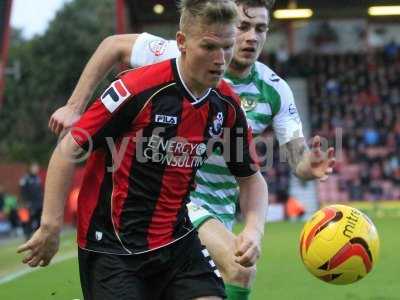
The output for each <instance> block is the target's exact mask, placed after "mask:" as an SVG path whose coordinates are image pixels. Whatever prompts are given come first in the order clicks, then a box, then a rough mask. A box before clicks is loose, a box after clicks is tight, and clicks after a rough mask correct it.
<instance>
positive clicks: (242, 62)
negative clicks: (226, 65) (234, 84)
mask: <svg viewBox="0 0 400 300" xmlns="http://www.w3.org/2000/svg"><path fill="white" fill-rule="evenodd" d="M256 60H257V56H256V55H254V56H253V55H251V56H248V57H243V56H239V57H236V58H235V61H236V63H237V64H238V65H239V66H242V67H244V68H247V67H250V66H252V65H253V64H254V63H255V61H256Z"/></svg>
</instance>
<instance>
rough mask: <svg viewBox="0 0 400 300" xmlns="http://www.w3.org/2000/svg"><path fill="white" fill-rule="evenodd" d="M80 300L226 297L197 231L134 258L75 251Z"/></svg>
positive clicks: (167, 299)
mask: <svg viewBox="0 0 400 300" xmlns="http://www.w3.org/2000/svg"><path fill="white" fill-rule="evenodd" d="M79 271H80V277H81V286H82V291H83V295H84V299H85V300H114V299H116V300H157V299H160V300H161V299H162V300H186V299H193V298H198V297H205V296H219V297H221V298H225V297H226V296H225V292H224V284H223V281H222V278H221V277H220V275H219V272H218V270H217V269H216V267H215V264H214V263H213V261H212V260H211V258H210V256H209V255H208V251H207V250H206V249H205V247H204V246H202V245H201V244H200V240H199V238H198V236H197V232H195V231H193V233H190V234H189V235H188V236H187V237H184V238H182V239H181V240H179V241H177V242H175V243H173V244H171V245H169V246H166V247H163V248H160V249H158V250H154V251H150V252H148V253H144V254H138V255H112V254H102V253H97V252H91V251H87V250H82V249H79Z"/></svg>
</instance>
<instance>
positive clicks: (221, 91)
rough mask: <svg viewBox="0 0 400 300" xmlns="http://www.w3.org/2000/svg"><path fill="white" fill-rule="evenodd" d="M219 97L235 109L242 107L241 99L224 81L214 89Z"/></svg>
mask: <svg viewBox="0 0 400 300" xmlns="http://www.w3.org/2000/svg"><path fill="white" fill-rule="evenodd" d="M214 91H215V92H216V93H217V95H218V96H219V97H220V98H221V99H222V100H224V101H227V102H228V103H230V104H232V105H234V107H237V106H239V107H240V99H239V97H238V95H237V94H236V93H235V91H234V90H233V89H232V87H231V86H230V85H229V83H227V82H226V81H225V80H224V79H222V80H221V81H220V82H219V84H218V86H217V87H216V88H215V89H214Z"/></svg>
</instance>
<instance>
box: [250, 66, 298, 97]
mask: <svg viewBox="0 0 400 300" xmlns="http://www.w3.org/2000/svg"><path fill="white" fill-rule="evenodd" d="M255 71H256V72H257V74H258V77H259V78H260V79H261V80H262V81H264V83H265V84H267V85H268V86H269V87H271V88H272V89H274V90H275V91H276V92H277V93H278V94H279V95H280V96H281V97H283V98H284V97H285V96H286V95H287V94H291V93H292V90H291V88H290V86H289V84H288V83H287V82H286V80H284V79H283V78H282V77H280V76H279V75H278V74H276V72H275V71H274V70H272V69H271V68H270V67H269V66H267V65H266V64H263V63H262V62H259V61H256V62H255Z"/></svg>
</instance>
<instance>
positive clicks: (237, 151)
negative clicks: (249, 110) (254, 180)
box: [226, 106, 259, 177]
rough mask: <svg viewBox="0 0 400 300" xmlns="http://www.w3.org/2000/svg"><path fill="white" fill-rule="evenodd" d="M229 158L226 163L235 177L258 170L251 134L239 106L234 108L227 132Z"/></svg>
mask: <svg viewBox="0 0 400 300" xmlns="http://www.w3.org/2000/svg"><path fill="white" fill-rule="evenodd" d="M229 134H230V136H229V154H230V156H229V158H227V159H226V164H227V166H228V168H229V170H230V172H231V173H232V174H233V175H234V176H236V177H248V176H251V175H253V174H254V173H256V172H257V171H258V169H259V168H258V165H257V163H256V162H255V159H254V158H256V156H255V155H256V153H255V148H254V143H253V134H252V131H251V128H250V126H248V124H247V120H246V116H245V112H244V111H243V109H242V108H241V107H240V106H237V109H236V118H235V123H234V125H233V127H232V128H230V132H229Z"/></svg>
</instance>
